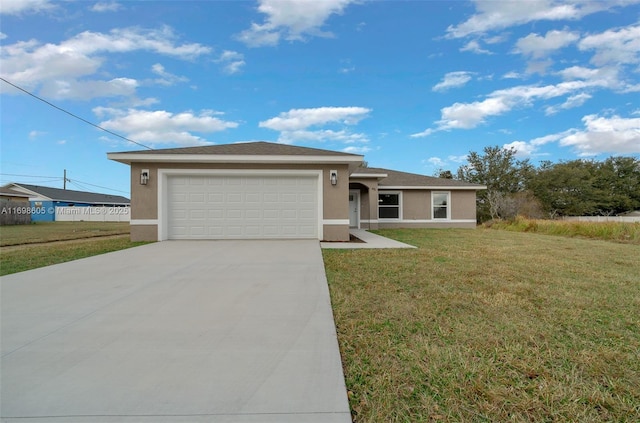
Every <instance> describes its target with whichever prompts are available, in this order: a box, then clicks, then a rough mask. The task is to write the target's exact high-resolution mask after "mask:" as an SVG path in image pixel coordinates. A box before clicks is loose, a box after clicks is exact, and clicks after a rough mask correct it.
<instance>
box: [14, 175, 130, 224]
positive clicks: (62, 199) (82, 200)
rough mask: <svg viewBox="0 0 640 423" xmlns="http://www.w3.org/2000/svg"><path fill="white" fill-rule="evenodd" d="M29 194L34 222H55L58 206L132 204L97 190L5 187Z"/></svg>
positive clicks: (25, 186) (15, 184)
mask: <svg viewBox="0 0 640 423" xmlns="http://www.w3.org/2000/svg"><path fill="white" fill-rule="evenodd" d="M3 189H10V190H12V191H17V192H19V193H21V194H24V195H27V196H28V200H29V201H30V203H31V207H32V209H33V210H37V212H35V213H32V214H31V221H33V222H53V221H55V218H56V212H55V208H56V207H64V206H74V207H91V206H94V207H101V206H106V207H124V206H128V205H129V204H130V201H129V199H128V198H126V197H122V196H120V195H111V194H98V193H95V192H86V191H74V190H69V189H60V188H51V187H43V186H39V185H30V184H20V183H10V184H7V185H5V186H4V187H3Z"/></svg>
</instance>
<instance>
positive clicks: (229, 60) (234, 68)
mask: <svg viewBox="0 0 640 423" xmlns="http://www.w3.org/2000/svg"><path fill="white" fill-rule="evenodd" d="M216 62H217V63H221V64H222V65H223V71H224V73H226V74H228V75H233V74H234V73H238V72H240V71H241V70H242V67H243V66H244V65H245V64H246V62H245V61H244V55H243V54H242V53H238V52H237V51H231V50H225V51H223V52H222V54H220V57H218V59H216Z"/></svg>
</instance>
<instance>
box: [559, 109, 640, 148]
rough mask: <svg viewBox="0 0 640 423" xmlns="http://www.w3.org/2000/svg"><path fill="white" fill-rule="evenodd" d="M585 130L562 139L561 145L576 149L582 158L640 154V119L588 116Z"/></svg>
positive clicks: (585, 121) (585, 120)
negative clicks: (609, 154) (606, 154)
mask: <svg viewBox="0 0 640 423" xmlns="http://www.w3.org/2000/svg"><path fill="white" fill-rule="evenodd" d="M582 122H583V123H584V125H585V128H584V129H583V130H581V131H576V132H574V133H572V134H570V135H567V136H565V137H563V138H561V139H560V145H562V146H569V147H573V148H575V149H576V150H577V151H578V152H579V153H580V155H582V156H591V155H596V154H600V153H611V154H638V153H640V118H622V117H620V116H611V117H601V116H598V115H587V116H585V117H583V118H582Z"/></svg>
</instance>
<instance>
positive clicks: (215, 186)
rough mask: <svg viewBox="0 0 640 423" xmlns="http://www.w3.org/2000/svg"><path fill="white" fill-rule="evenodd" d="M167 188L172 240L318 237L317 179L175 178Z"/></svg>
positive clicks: (172, 178) (251, 176)
mask: <svg viewBox="0 0 640 423" xmlns="http://www.w3.org/2000/svg"><path fill="white" fill-rule="evenodd" d="M167 183H168V187H167V194H168V195H167V201H168V204H167V213H168V216H167V223H168V235H169V239H260V238H266V239H273V238H289V239H291V238H318V178H317V177H316V176H299V175H295V176H293V175H292V176H289V175H285V176H264V175H247V176H242V175H184V176H178V175H175V176H170V177H169V178H168V180H167Z"/></svg>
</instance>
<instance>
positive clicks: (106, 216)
mask: <svg viewBox="0 0 640 423" xmlns="http://www.w3.org/2000/svg"><path fill="white" fill-rule="evenodd" d="M129 221H131V207H56V222H129Z"/></svg>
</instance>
